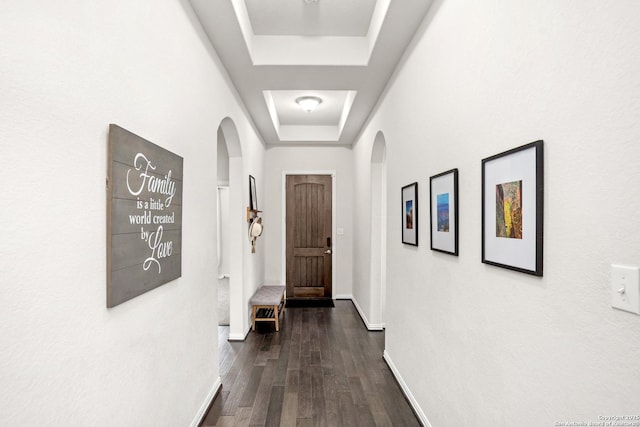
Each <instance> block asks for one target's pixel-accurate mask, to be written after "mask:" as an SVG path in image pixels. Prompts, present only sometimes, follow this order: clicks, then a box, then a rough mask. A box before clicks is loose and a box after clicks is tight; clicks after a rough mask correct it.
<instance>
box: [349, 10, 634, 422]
mask: <svg viewBox="0 0 640 427" xmlns="http://www.w3.org/2000/svg"><path fill="white" fill-rule="evenodd" d="M638 40H640V4H638V3H637V2H633V1H619V2H614V3H610V4H607V5H604V4H603V3H602V2H598V1H591V0H589V1H580V2H578V1H562V2H555V1H543V2H531V1H524V0H516V1H509V2H504V1H493V0H489V1H483V2H476V1H468V0H445V1H439V2H436V4H434V6H433V7H432V10H431V12H430V14H429V16H428V18H427V19H426V21H425V23H424V25H423V27H422V30H421V32H420V34H419V35H418V37H417V38H416V40H415V43H414V45H413V46H412V48H411V49H410V53H409V55H408V57H407V58H406V61H405V62H404V65H403V68H402V69H401V71H400V72H399V73H398V74H397V76H396V78H395V80H394V82H393V83H392V85H391V86H390V88H389V90H388V92H387V94H386V96H385V98H384V99H383V101H382V102H381V104H380V106H379V108H378V111H377V113H376V114H375V116H374V117H373V118H372V120H371V121H370V122H369V124H368V125H367V127H366V129H365V131H364V132H363V134H362V135H361V137H360V139H359V141H358V142H357V144H356V146H355V148H354V158H355V165H356V167H355V172H354V183H355V187H354V195H355V197H356V199H355V203H356V204H358V203H359V202H361V203H366V202H367V200H366V199H367V196H366V195H367V194H368V186H369V181H368V177H369V174H370V159H371V146H372V144H373V141H374V138H375V136H376V132H378V131H380V130H382V131H383V132H384V136H385V139H386V145H387V167H388V184H389V187H388V199H387V201H388V237H389V239H388V253H389V258H388V284H387V311H386V325H387V332H386V334H387V335H386V351H387V353H388V355H389V357H390V359H391V360H392V361H393V363H394V364H395V366H396V368H397V369H398V372H399V373H400V375H401V376H402V378H403V379H404V381H405V382H406V384H407V387H408V389H409V390H410V392H411V394H412V395H413V397H414V398H415V400H416V402H417V403H418V405H419V407H420V408H421V410H422V411H423V412H424V414H425V415H426V418H427V419H428V420H429V421H430V423H431V425H433V426H453V425H455V426H487V427H488V426H514V425H518V426H551V425H556V424H554V423H555V422H561V421H577V422H588V421H598V417H599V416H608V415H621V414H629V413H631V414H638V412H639V411H640V405H639V404H638V402H639V400H638V396H640V382H639V381H638V379H640V316H636V315H633V314H630V313H626V312H621V311H618V310H614V309H612V308H611V306H610V305H611V304H610V303H611V297H610V278H609V275H610V265H611V264H612V263H620V264H627V265H635V266H638V265H640V239H638V235H640V221H639V220H638V218H637V214H636V212H637V211H638V210H639V209H640V186H639V185H638V183H639V182H640V168H639V167H638V159H640V145H639V144H638V140H640V121H639V120H638V117H640V55H638ZM537 139H543V140H544V141H545V199H544V202H545V213H544V277H543V278H536V277H532V276H527V275H524V274H520V273H516V272H511V271H508V270H504V269H500V268H496V267H492V266H487V265H484V264H482V263H481V262H480V260H481V230H480V221H481V216H480V206H481V200H480V198H481V197H480V196H481V182H480V180H481V159H483V158H485V157H489V156H491V155H493V154H497V153H500V152H502V151H505V150H507V149H510V148H513V147H517V146H519V145H523V144H525V143H528V142H532V141H535V140H537ZM454 167H457V168H458V169H459V170H460V188H459V192H460V224H459V225H460V256H459V257H453V256H450V255H446V254H441V253H437V252H433V251H431V250H430V249H429V234H428V224H429V214H428V212H429V210H428V204H427V203H425V201H428V200H429V197H428V195H429V191H428V189H429V177H430V176H432V175H435V174H437V173H440V172H443V171H446V170H449V169H451V168H454ZM413 181H418V182H419V183H420V193H419V197H420V200H421V203H420V214H419V215H420V246H419V247H418V248H413V247H409V246H405V245H402V244H401V237H400V227H399V226H398V225H397V224H399V222H400V219H399V217H398V215H399V211H400V208H399V206H398V204H399V199H400V188H401V187H402V186H403V185H406V184H408V183H411V182H413ZM367 241H368V235H367V230H364V231H360V230H359V229H356V237H355V241H354V247H356V248H359V249H360V250H365V249H366V245H367ZM355 262H356V263H358V262H359V260H357V259H356V260H355ZM365 268H366V266H360V267H358V269H355V271H356V273H355V274H354V282H356V283H357V282H359V280H360V279H361V278H360V276H359V274H358V273H357V272H358V271H363V270H364V269H365Z"/></svg>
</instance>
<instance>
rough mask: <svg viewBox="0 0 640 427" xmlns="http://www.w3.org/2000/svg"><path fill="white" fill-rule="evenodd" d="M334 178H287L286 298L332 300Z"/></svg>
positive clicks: (304, 176) (297, 176) (303, 176)
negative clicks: (332, 200)
mask: <svg viewBox="0 0 640 427" xmlns="http://www.w3.org/2000/svg"><path fill="white" fill-rule="evenodd" d="M331 229H332V227H331V175H287V299H291V298H296V299H297V298H331V252H332V245H331V244H332V242H331Z"/></svg>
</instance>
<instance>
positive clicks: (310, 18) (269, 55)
mask: <svg viewBox="0 0 640 427" xmlns="http://www.w3.org/2000/svg"><path fill="white" fill-rule="evenodd" d="M231 2H232V4H233V9H234V11H235V13H236V19H237V20H238V24H239V25H240V29H241V31H242V36H243V37H244V41H245V44H246V45H247V50H248V51H249V55H250V57H251V62H252V63H253V65H367V64H368V63H369V59H370V57H371V52H372V51H373V48H374V46H375V44H376V40H377V39H378V35H379V33H380V29H381V28H382V23H383V22H384V19H385V16H386V14H387V10H388V9H389V3H390V2H391V0H359V1H357V2H349V1H344V0H322V1H319V2H318V3H316V4H306V3H305V2H303V1H293V0H231Z"/></svg>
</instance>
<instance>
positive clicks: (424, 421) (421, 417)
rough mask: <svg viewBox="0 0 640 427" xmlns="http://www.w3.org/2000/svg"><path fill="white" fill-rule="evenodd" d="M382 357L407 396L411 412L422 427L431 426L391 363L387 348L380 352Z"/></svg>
mask: <svg viewBox="0 0 640 427" xmlns="http://www.w3.org/2000/svg"><path fill="white" fill-rule="evenodd" d="M382 357H383V358H384V361H385V362H387V365H388V366H389V369H391V372H393V376H394V377H396V381H398V384H400V388H401V389H402V392H403V393H404V395H405V396H406V397H407V400H408V401H409V404H410V405H411V407H412V408H413V412H415V413H416V415H417V416H418V419H419V421H420V423H421V424H422V425H423V426H424V427H431V423H430V422H429V420H428V419H427V416H426V415H425V414H424V411H423V410H422V408H421V407H420V405H418V401H417V400H416V398H415V397H414V396H413V393H411V390H409V387H408V386H407V383H406V382H404V379H403V378H402V376H401V375H400V372H398V369H397V368H396V365H395V364H394V363H393V360H391V356H389V353H387V350H385V351H384V352H383V353H382Z"/></svg>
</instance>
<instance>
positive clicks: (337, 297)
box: [334, 295, 353, 300]
mask: <svg viewBox="0 0 640 427" xmlns="http://www.w3.org/2000/svg"><path fill="white" fill-rule="evenodd" d="M334 298H335V299H350V300H352V299H353V295H336V296H335V297H334Z"/></svg>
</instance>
